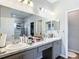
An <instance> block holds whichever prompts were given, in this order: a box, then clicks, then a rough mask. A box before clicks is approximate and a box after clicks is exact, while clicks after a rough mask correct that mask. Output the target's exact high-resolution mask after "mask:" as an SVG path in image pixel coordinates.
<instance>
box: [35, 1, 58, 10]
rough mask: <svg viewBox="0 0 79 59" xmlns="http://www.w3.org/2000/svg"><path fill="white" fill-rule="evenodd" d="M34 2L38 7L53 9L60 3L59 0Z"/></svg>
mask: <svg viewBox="0 0 79 59" xmlns="http://www.w3.org/2000/svg"><path fill="white" fill-rule="evenodd" d="M33 3H34V6H36V7H43V8H46V9H49V10H51V11H52V10H54V9H55V7H56V6H57V5H58V3H59V0H58V1H57V0H33Z"/></svg>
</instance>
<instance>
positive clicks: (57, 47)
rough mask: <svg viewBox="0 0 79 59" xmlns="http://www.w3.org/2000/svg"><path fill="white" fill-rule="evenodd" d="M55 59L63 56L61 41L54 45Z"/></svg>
mask: <svg viewBox="0 0 79 59" xmlns="http://www.w3.org/2000/svg"><path fill="white" fill-rule="evenodd" d="M52 53H53V56H52V57H53V59H56V57H58V56H60V54H61V40H60V41H56V42H54V43H53V51H52Z"/></svg>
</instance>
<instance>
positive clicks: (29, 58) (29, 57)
mask: <svg viewBox="0 0 79 59" xmlns="http://www.w3.org/2000/svg"><path fill="white" fill-rule="evenodd" d="M36 53H37V51H36V49H32V50H29V51H25V52H24V53H23V59H35V58H36Z"/></svg>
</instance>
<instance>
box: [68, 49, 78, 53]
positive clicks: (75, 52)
mask: <svg viewBox="0 0 79 59" xmlns="http://www.w3.org/2000/svg"><path fill="white" fill-rule="evenodd" d="M68 51H72V52H75V53H78V54H79V51H77V50H73V49H68Z"/></svg>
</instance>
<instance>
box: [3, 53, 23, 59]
mask: <svg viewBox="0 0 79 59" xmlns="http://www.w3.org/2000/svg"><path fill="white" fill-rule="evenodd" d="M4 59H23V58H22V54H16V55H12V56H10V57H6V58H4Z"/></svg>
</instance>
